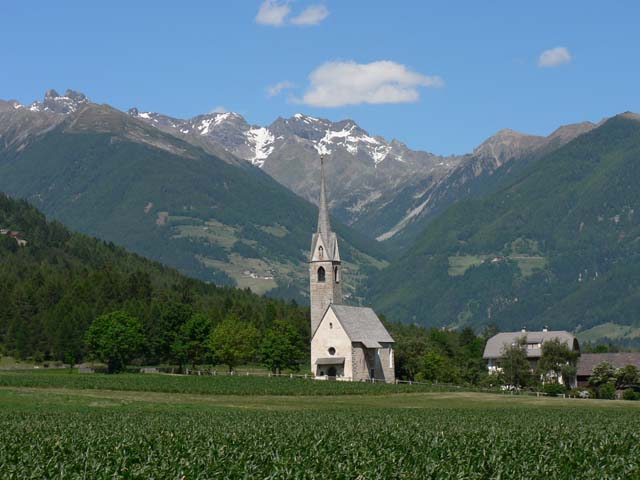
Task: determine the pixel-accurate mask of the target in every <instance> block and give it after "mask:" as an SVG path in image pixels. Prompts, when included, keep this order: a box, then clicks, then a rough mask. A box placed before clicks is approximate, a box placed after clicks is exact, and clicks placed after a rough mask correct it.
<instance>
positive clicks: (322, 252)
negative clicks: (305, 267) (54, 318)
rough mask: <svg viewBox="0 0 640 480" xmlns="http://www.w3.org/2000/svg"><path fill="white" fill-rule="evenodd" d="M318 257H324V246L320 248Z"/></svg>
mask: <svg viewBox="0 0 640 480" xmlns="http://www.w3.org/2000/svg"><path fill="white" fill-rule="evenodd" d="M318 257H320V258H322V257H324V248H322V245H320V247H318Z"/></svg>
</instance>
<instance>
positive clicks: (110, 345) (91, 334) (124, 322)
mask: <svg viewBox="0 0 640 480" xmlns="http://www.w3.org/2000/svg"><path fill="white" fill-rule="evenodd" d="M86 343H87V348H88V349H89V352H90V353H91V354H93V356H94V357H95V358H97V359H98V360H100V361H101V362H104V363H106V364H107V368H108V371H109V373H117V372H120V371H122V370H124V368H125V367H126V365H127V363H128V362H129V361H130V360H131V359H132V358H134V357H135V355H137V354H138V353H140V351H141V349H142V346H143V343H144V335H143V331H142V323H141V322H140V320H138V319H137V318H135V317H132V316H130V315H129V314H127V313H125V312H122V311H116V312H112V313H107V314H105V315H100V316H99V317H98V318H96V319H95V320H94V321H93V323H92V324H91V326H90V327H89V330H88V331H87V337H86Z"/></svg>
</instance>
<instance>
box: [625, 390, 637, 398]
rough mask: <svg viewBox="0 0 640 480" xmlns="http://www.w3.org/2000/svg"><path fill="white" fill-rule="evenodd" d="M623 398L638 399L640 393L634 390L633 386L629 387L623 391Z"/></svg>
mask: <svg viewBox="0 0 640 480" xmlns="http://www.w3.org/2000/svg"><path fill="white" fill-rule="evenodd" d="M622 399H623V400H638V394H637V393H636V392H634V390H633V388H627V389H626V390H625V391H624V392H622Z"/></svg>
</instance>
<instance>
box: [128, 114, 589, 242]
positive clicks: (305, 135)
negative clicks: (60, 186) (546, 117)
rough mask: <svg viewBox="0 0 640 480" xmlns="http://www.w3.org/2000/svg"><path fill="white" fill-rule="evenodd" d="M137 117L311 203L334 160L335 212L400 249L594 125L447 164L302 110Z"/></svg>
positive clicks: (496, 139) (511, 141) (511, 135)
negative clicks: (262, 120) (221, 152)
mask: <svg viewBox="0 0 640 480" xmlns="http://www.w3.org/2000/svg"><path fill="white" fill-rule="evenodd" d="M129 114H130V115H132V116H134V117H135V118H138V119H141V120H143V121H145V122H147V123H149V124H150V125H153V126H155V127H157V128H159V129H161V130H163V131H166V132H169V133H172V134H174V135H177V136H180V137H181V138H184V139H185V140H186V141H189V142H191V143H196V144H201V145H205V148H207V147H208V148H219V147H222V148H224V149H225V150H227V151H229V152H231V153H233V154H234V155H235V156H236V157H239V158H242V159H244V160H247V161H248V162H250V163H251V164H253V165H255V166H257V167H259V168H261V169H262V170H264V171H265V172H266V173H268V174H269V175H271V176H272V177H273V178H274V179H276V180H277V181H278V182H280V183H282V184H283V185H285V186H286V187H287V188H289V189H291V190H292V191H294V192H295V193H297V194H298V195H300V196H301V197H303V198H305V199H307V200H309V201H311V202H316V201H317V198H318V182H317V179H318V175H319V167H318V165H319V156H320V155H325V156H327V157H328V161H327V174H328V177H329V178H330V179H331V183H330V185H329V189H330V195H329V196H330V198H331V201H330V206H331V209H332V213H333V215H335V216H336V217H337V218H339V219H340V220H341V221H343V222H344V223H346V224H347V225H350V226H352V227H353V228H355V229H356V230H359V231H360V232H362V233H364V234H366V235H369V236H374V237H376V238H377V239H378V240H380V241H386V240H392V242H390V243H392V244H393V245H394V246H400V247H402V246H407V245H408V244H410V242H411V240H412V239H413V238H414V237H415V235H417V234H418V233H419V232H420V230H421V229H423V228H424V227H425V225H426V224H427V223H428V221H430V220H431V219H432V218H433V217H434V216H436V215H437V214H438V213H439V212H441V211H443V210H444V209H446V207H448V206H449V205H450V204H452V203H454V202H456V201H458V200H459V199H461V198H464V197H465V196H466V195H467V194H469V193H471V192H473V191H475V190H477V189H478V185H480V184H482V183H483V182H484V180H485V179H486V178H487V177H489V176H491V175H492V174H493V172H495V171H496V170H497V169H498V168H500V167H501V166H502V165H504V164H507V163H510V162H511V161H512V160H514V159H520V158H523V157H528V156H534V155H535V154H537V153H541V152H545V151H550V150H552V149H554V148H557V147H559V146H562V145H563V144H565V143H567V142H568V141H570V140H572V139H573V138H575V137H576V136H578V135H580V134H582V133H585V132H587V131H589V130H590V129H591V128H593V127H594V125H593V124H592V123H589V122H585V123H581V124H576V125H569V126H565V127H561V128H559V129H558V130H556V131H555V132H553V133H552V134H551V135H549V136H548V137H541V136H535V135H525V134H522V133H519V132H515V131H513V130H501V131H500V132H498V133H497V134H495V135H494V136H492V137H491V138H489V139H487V140H486V141H485V142H484V143H482V144H481V145H480V146H478V147H477V148H476V149H475V150H474V151H473V152H472V153H470V154H467V155H459V156H447V157H443V156H438V155H434V154H432V153H429V152H423V151H417V150H412V149H410V148H409V147H407V146H406V145H405V144H403V143H401V142H400V141H398V140H395V139H394V140H387V139H385V138H383V137H380V136H372V135H370V134H369V133H368V132H367V131H365V130H363V129H362V128H361V127H359V126H358V125H357V124H356V123H355V122H354V121H352V120H342V121H339V122H331V121H329V120H326V119H322V118H316V117H311V116H308V115H303V114H300V113H298V114H295V115H293V116H292V117H291V118H278V119H276V120H275V121H274V122H273V123H272V124H271V125H269V126H258V125H250V124H249V123H248V122H247V121H246V120H245V119H244V118H243V117H242V116H241V115H239V114H237V113H233V112H224V113H219V112H214V113H210V114H207V115H199V116H196V117H194V118H191V119H187V120H181V119H177V118H172V117H169V116H166V115H162V114H160V113H155V112H140V111H139V110H138V109H137V108H132V109H130V110H129Z"/></svg>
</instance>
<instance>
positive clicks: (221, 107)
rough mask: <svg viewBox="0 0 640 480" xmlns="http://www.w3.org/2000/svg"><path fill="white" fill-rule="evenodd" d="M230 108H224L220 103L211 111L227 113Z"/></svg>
mask: <svg viewBox="0 0 640 480" xmlns="http://www.w3.org/2000/svg"><path fill="white" fill-rule="evenodd" d="M228 111H229V110H227V109H226V108H224V107H223V106H222V105H218V106H217V107H216V108H214V109H213V110H211V111H210V112H209V113H227V112H228Z"/></svg>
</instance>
